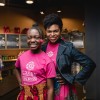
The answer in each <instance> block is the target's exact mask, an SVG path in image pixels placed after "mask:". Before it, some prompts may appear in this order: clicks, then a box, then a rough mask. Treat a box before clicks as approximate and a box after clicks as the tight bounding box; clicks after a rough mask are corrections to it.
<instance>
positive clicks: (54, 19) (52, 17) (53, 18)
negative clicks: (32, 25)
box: [43, 13, 63, 30]
mask: <svg viewBox="0 0 100 100" xmlns="http://www.w3.org/2000/svg"><path fill="white" fill-rule="evenodd" d="M53 24H57V25H58V26H59V28H60V30H62V27H63V23H62V20H61V18H60V17H59V16H58V15H57V14H54V13H52V14H49V15H47V16H46V17H45V18H44V20H43V25H44V28H45V29H47V28H48V27H50V26H51V25H53Z"/></svg>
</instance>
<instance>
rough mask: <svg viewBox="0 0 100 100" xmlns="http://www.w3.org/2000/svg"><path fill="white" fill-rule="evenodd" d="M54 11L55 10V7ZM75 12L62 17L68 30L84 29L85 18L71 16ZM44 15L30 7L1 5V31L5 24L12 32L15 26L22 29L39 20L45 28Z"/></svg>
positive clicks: (64, 26) (1, 31) (0, 31)
mask: <svg viewBox="0 0 100 100" xmlns="http://www.w3.org/2000/svg"><path fill="white" fill-rule="evenodd" d="M69 10H70V9H69ZM76 10H77V9H76ZM52 11H55V9H54V10H52ZM49 13H50V12H49ZM53 13H55V12H53ZM61 14H63V12H62V13H61ZM73 14H74V13H71V14H69V13H68V14H67V13H66V14H64V15H65V16H64V17H62V21H63V28H67V29H68V30H74V29H78V30H80V31H84V27H83V26H82V23H83V19H82V18H78V17H77V18H76V17H75V18H74V17H71V18H70V16H74V15H73ZM78 14H79V13H78ZM44 16H45V15H39V14H36V13H34V12H33V11H32V10H29V9H24V8H13V7H0V33H3V27H4V26H9V27H10V31H11V33H13V32H14V27H20V29H21V31H22V30H23V29H24V28H29V27H31V26H32V25H33V24H34V23H35V22H38V23H39V24H40V26H41V27H42V28H43V26H42V20H43V18H44ZM67 16H68V17H67ZM77 16H78V15H77Z"/></svg>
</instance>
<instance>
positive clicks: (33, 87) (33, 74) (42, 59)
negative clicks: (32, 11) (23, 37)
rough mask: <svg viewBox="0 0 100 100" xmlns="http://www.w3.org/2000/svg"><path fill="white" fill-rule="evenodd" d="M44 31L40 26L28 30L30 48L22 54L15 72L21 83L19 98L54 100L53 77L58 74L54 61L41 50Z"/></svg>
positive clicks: (21, 99)
mask: <svg viewBox="0 0 100 100" xmlns="http://www.w3.org/2000/svg"><path fill="white" fill-rule="evenodd" d="M42 38H43V33H42V30H41V29H40V28H39V27H38V26H35V25H34V26H33V27H32V28H30V29H29V30H28V32H27V43H28V45H29V48H30V50H27V51H25V52H24V53H23V54H21V55H20V56H19V57H18V59H17V61H16V63H15V66H16V68H15V70H14V73H15V75H16V77H17V80H18V82H19V84H20V89H21V91H20V93H19V95H18V97H17V100H53V97H54V96H53V93H54V87H53V78H54V77H55V76H56V73H55V66H54V63H53V61H51V59H50V58H49V57H48V56H47V54H46V53H44V51H42V50H41V44H42Z"/></svg>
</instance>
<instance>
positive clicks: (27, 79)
mask: <svg viewBox="0 0 100 100" xmlns="http://www.w3.org/2000/svg"><path fill="white" fill-rule="evenodd" d="M34 67H35V64H34V62H33V61H30V62H28V63H27V64H26V69H27V70H23V71H22V79H23V82H24V83H26V84H29V83H33V82H35V81H37V77H36V74H35V73H34V72H33V70H34Z"/></svg>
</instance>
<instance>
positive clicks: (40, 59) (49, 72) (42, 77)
mask: <svg viewBox="0 0 100 100" xmlns="http://www.w3.org/2000/svg"><path fill="white" fill-rule="evenodd" d="M15 66H16V68H18V67H20V68H21V78H22V84H23V85H34V84H38V83H44V82H46V80H47V78H53V77H56V71H55V65H54V63H53V61H52V60H51V59H50V58H49V57H48V56H47V54H46V53H45V52H43V51H41V52H40V53H39V54H33V53H32V52H31V51H30V50H28V51H26V52H24V53H23V54H22V55H21V56H19V57H18V59H17V61H16V63H15Z"/></svg>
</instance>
